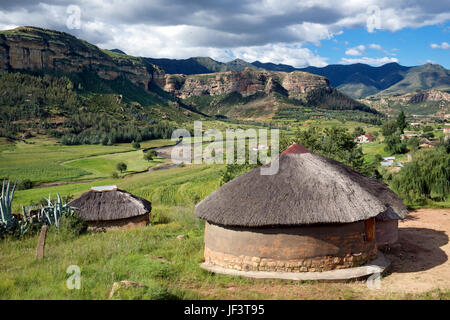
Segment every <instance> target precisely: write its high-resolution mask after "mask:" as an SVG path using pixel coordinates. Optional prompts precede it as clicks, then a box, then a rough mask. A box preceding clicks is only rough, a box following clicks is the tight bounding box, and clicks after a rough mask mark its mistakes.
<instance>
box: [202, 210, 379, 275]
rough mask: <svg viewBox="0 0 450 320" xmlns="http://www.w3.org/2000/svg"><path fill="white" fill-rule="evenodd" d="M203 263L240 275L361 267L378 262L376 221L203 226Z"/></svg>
mask: <svg viewBox="0 0 450 320" xmlns="http://www.w3.org/2000/svg"><path fill="white" fill-rule="evenodd" d="M204 254H205V262H206V263H209V264H214V265H218V266H221V267H224V268H230V269H237V270H242V271H279V272H280V271H281V272H307V271H326V270H333V269H343V268H350V267H355V266H360V265H362V264H364V263H366V262H368V261H370V260H372V259H374V258H376V256H377V244H376V241H375V220H374V218H371V219H368V220H366V221H357V222H353V223H345V224H322V225H310V226H308V225H305V226H298V227H289V228H286V227H277V228H248V227H226V226H220V225H216V224H212V223H208V222H206V225H205V253H204Z"/></svg>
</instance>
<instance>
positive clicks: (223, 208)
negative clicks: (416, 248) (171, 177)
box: [195, 145, 407, 227]
mask: <svg viewBox="0 0 450 320" xmlns="http://www.w3.org/2000/svg"><path fill="white" fill-rule="evenodd" d="M267 166H269V165H266V167H267ZM279 167H280V169H279V171H278V173H277V174H275V175H261V174H260V170H261V169H260V168H256V169H253V170H252V171H250V172H247V173H246V174H243V175H241V176H239V177H237V178H235V179H233V180H232V181H230V182H228V183H226V184H224V185H223V186H221V187H220V188H219V189H217V190H216V191H214V192H213V193H211V194H210V195H209V196H208V197H207V198H206V199H204V200H203V201H202V202H200V203H199V204H198V205H197V206H196V209H195V212H196V214H197V216H198V217H200V218H201V219H204V220H207V221H209V222H212V223H215V224H219V225H225V226H248V227H262V226H281V225H284V226H295V225H303V224H314V223H350V222H355V221H360V220H366V219H368V218H371V217H375V216H377V215H379V214H380V213H384V212H386V211H387V210H389V212H387V213H386V214H385V215H384V216H383V217H381V218H383V219H385V218H392V217H396V218H403V217H405V216H406V215H407V210H406V207H405V205H404V204H403V203H402V201H401V200H400V199H399V198H398V197H397V195H396V194H395V193H394V192H392V191H391V190H390V189H389V188H388V186H387V185H386V184H384V183H382V182H380V181H378V180H376V179H372V178H368V177H366V176H364V175H362V174H360V173H358V172H356V171H354V170H352V169H350V168H349V167H347V166H345V165H343V164H341V163H340V162H337V161H335V160H332V159H329V158H326V157H323V156H321V155H318V154H314V153H311V152H309V150H307V149H306V148H304V147H302V146H300V145H293V146H291V147H290V148H288V149H287V150H286V151H285V152H283V153H282V154H281V156H280V157H279Z"/></svg>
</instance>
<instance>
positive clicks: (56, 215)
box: [39, 193, 75, 228]
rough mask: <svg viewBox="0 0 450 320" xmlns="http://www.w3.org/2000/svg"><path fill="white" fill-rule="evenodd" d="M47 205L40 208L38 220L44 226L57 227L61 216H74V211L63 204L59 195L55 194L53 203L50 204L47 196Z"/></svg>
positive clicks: (49, 198)
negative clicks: (41, 221)
mask: <svg viewBox="0 0 450 320" xmlns="http://www.w3.org/2000/svg"><path fill="white" fill-rule="evenodd" d="M46 200H47V205H46V206H44V207H42V209H41V213H40V216H39V220H43V222H44V223H45V224H48V225H54V226H55V227H57V228H58V227H59V221H60V219H61V217H63V216H73V215H74V214H75V209H74V208H73V207H71V206H69V205H68V204H67V203H64V202H63V201H62V199H61V196H60V194H59V193H58V194H57V198H56V201H55V203H52V200H51V195H50V194H49V195H48V198H46Z"/></svg>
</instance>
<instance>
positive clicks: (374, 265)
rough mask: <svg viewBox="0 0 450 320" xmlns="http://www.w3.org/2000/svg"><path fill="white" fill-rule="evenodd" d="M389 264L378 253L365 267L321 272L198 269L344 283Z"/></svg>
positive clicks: (265, 277)
mask: <svg viewBox="0 0 450 320" xmlns="http://www.w3.org/2000/svg"><path fill="white" fill-rule="evenodd" d="M390 264H391V262H390V261H389V260H388V259H387V258H386V257H385V255H384V254H383V253H381V252H379V251H378V256H377V258H376V259H375V260H372V261H370V262H368V263H366V264H365V265H362V266H360V267H355V268H347V269H337V270H331V271H322V272H269V271H241V270H234V269H227V268H223V267H219V266H216V265H212V264H208V263H202V264H200V267H201V268H202V269H205V270H208V271H210V272H213V273H220V274H226V275H230V276H240V277H248V278H257V279H285V280H303V281H305V280H312V281H339V280H341V281H346V280H352V279H358V278H364V277H366V276H370V275H372V274H375V273H380V274H382V273H383V272H384V271H385V270H386V268H387V267H388V266H389V265H390Z"/></svg>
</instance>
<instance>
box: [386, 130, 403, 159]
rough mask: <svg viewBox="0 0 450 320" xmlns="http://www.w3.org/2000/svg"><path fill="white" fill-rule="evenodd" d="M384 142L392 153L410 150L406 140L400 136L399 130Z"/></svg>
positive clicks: (387, 149)
mask: <svg viewBox="0 0 450 320" xmlns="http://www.w3.org/2000/svg"><path fill="white" fill-rule="evenodd" d="M384 143H385V144H386V147H385V148H384V149H385V150H386V151H387V152H390V153H392V154H396V153H400V154H401V153H406V152H408V147H407V145H406V142H403V141H402V140H401V138H400V131H397V132H396V133H394V134H392V135H390V136H387V137H386V138H385V139H384Z"/></svg>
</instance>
